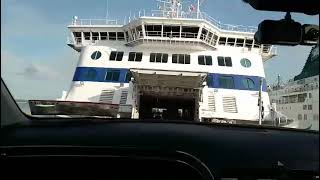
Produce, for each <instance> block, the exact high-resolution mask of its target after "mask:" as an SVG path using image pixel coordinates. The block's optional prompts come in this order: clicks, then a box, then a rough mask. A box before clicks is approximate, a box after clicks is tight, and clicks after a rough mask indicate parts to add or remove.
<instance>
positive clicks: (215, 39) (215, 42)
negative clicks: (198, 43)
mask: <svg viewBox="0 0 320 180" xmlns="http://www.w3.org/2000/svg"><path fill="white" fill-rule="evenodd" d="M217 41H218V36H217V35H215V34H214V35H213V41H212V42H211V44H212V45H213V46H215V45H216V44H217Z"/></svg>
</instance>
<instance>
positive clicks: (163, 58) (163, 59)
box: [150, 53, 168, 63]
mask: <svg viewBox="0 0 320 180" xmlns="http://www.w3.org/2000/svg"><path fill="white" fill-rule="evenodd" d="M150 62H157V63H167V62H168V54H163V53H151V54H150Z"/></svg>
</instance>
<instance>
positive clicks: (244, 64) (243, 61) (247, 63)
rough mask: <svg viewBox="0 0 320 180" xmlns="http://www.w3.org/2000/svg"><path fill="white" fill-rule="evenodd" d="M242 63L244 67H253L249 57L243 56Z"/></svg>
mask: <svg viewBox="0 0 320 180" xmlns="http://www.w3.org/2000/svg"><path fill="white" fill-rule="evenodd" d="M240 63H241V65H242V66H243V67H246V68H249V67H251V61H250V60H249V59H246V58H243V59H241V60H240Z"/></svg>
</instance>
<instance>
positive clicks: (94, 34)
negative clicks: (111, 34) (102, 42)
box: [92, 32, 99, 40]
mask: <svg viewBox="0 0 320 180" xmlns="http://www.w3.org/2000/svg"><path fill="white" fill-rule="evenodd" d="M92 40H99V33H98V32H92Z"/></svg>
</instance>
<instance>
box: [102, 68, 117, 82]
mask: <svg viewBox="0 0 320 180" xmlns="http://www.w3.org/2000/svg"><path fill="white" fill-rule="evenodd" d="M119 77H120V71H119V70H109V71H107V74H106V77H105V79H104V80H105V81H119Z"/></svg>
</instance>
